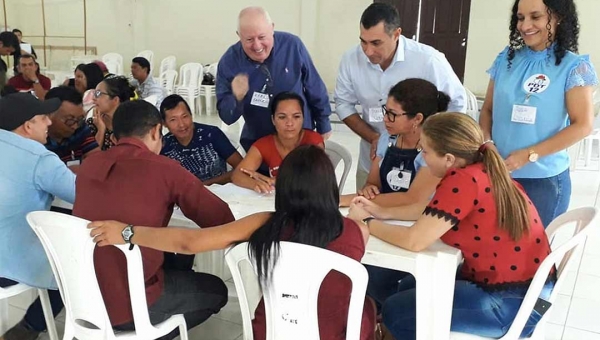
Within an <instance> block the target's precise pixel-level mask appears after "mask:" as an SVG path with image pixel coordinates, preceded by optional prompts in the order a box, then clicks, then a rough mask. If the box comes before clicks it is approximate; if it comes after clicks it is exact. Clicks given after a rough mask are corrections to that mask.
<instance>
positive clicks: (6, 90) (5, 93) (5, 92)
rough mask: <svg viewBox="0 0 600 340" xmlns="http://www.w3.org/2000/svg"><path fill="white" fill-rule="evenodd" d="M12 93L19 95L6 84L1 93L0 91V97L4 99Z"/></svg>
mask: <svg viewBox="0 0 600 340" xmlns="http://www.w3.org/2000/svg"><path fill="white" fill-rule="evenodd" d="M13 93H19V91H18V90H17V89H16V88H15V87H14V86H12V85H8V84H6V85H4V88H3V89H2V91H0V97H6V96H8V95H9V94H13Z"/></svg>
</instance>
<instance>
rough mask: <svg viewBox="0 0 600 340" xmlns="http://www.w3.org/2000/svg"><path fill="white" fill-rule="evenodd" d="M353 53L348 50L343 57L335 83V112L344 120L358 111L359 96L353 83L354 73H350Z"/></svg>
mask: <svg viewBox="0 0 600 340" xmlns="http://www.w3.org/2000/svg"><path fill="white" fill-rule="evenodd" d="M351 57H352V53H350V52H348V53H346V54H344V56H343V57H342V61H341V62H340V67H339V70H338V76H337V80H336V83H335V93H334V100H335V112H336V113H337V115H338V116H339V117H340V119H341V120H344V119H346V118H348V117H350V116H351V115H352V114H354V113H357V110H356V105H358V98H357V97H356V92H355V89H354V84H353V83H352V78H351V77H352V75H351V74H350V63H351V60H350V59H351Z"/></svg>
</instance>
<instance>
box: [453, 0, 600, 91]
mask: <svg viewBox="0 0 600 340" xmlns="http://www.w3.org/2000/svg"><path fill="white" fill-rule="evenodd" d="M513 2H514V0H494V1H490V0H471V15H470V20H469V42H468V47H467V60H466V71H465V86H466V87H468V88H469V89H470V90H471V91H473V92H474V93H475V94H477V95H484V94H485V91H486V89H487V84H488V82H489V76H488V75H487V73H485V71H486V70H487V69H488V68H489V67H490V66H491V64H492V62H493V61H494V59H495V58H496V56H497V55H498V53H500V51H502V49H503V48H504V47H506V45H507V44H508V34H509V30H508V24H509V21H510V13H511V8H512V4H513ZM575 3H576V5H577V11H578V13H579V24H580V26H581V30H580V36H579V53H580V54H589V55H590V57H591V59H592V62H593V63H594V64H595V66H596V67H597V68H599V69H600V44H598V37H597V35H598V33H599V32H600V21H599V20H598V14H600V1H599V0H575Z"/></svg>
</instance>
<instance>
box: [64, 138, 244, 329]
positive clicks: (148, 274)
mask: <svg viewBox="0 0 600 340" xmlns="http://www.w3.org/2000/svg"><path fill="white" fill-rule="evenodd" d="M75 197H76V199H75V204H74V207H73V215H75V216H79V217H82V218H85V219H88V220H92V221H94V220H117V221H121V222H124V223H131V224H133V225H142V226H150V227H157V228H161V227H166V226H167V224H168V223H169V220H170V218H171V214H172V212H173V206H174V205H175V204H177V205H178V206H179V207H180V208H181V211H182V212H183V213H184V214H185V216H186V217H188V218H190V219H191V220H193V221H194V222H195V223H196V224H198V225H199V226H201V227H211V226H215V225H220V224H224V223H228V222H231V221H233V220H234V218H233V215H232V214H231V211H230V210H229V207H228V205H227V204H226V203H225V202H223V201H222V200H221V199H219V198H218V197H217V196H215V195H214V194H213V193H211V192H210V191H208V189H206V188H205V187H204V185H203V184H202V182H201V181H200V180H199V179H198V178H196V177H195V176H194V175H192V174H191V173H190V172H188V171H187V170H186V169H184V168H183V167H182V166H181V165H179V163H177V162H176V161H174V160H172V159H169V158H167V157H163V156H159V155H156V154H154V153H153V152H151V151H150V150H148V148H147V147H146V145H145V144H143V143H142V141H141V140H139V139H136V138H122V139H121V140H120V141H119V143H118V144H117V146H115V147H112V148H111V149H110V150H108V151H104V152H97V153H95V154H92V155H90V156H89V157H88V158H86V160H85V162H83V163H82V164H81V167H80V168H79V172H78V173H77V180H76V196H75ZM134 237H135V236H134ZM140 249H141V251H142V262H143V266H144V278H145V280H146V283H145V285H146V297H147V300H148V305H152V304H153V303H154V302H155V301H156V300H157V299H158V297H159V296H160V294H161V292H162V289H163V283H164V281H163V270H162V264H163V252H162V251H158V250H154V249H149V248H144V247H141V248H140ZM94 265H95V268H96V276H97V277H98V284H99V285H100V291H101V292H102V296H103V298H104V303H105V305H106V309H107V311H108V316H109V318H110V321H111V323H112V324H113V325H121V324H125V323H128V322H132V321H133V315H132V312H131V302H130V300H129V285H128V283H127V262H126V260H125V256H124V255H123V253H122V252H121V251H120V250H118V249H117V248H115V247H102V248H96V250H95V252H94Z"/></svg>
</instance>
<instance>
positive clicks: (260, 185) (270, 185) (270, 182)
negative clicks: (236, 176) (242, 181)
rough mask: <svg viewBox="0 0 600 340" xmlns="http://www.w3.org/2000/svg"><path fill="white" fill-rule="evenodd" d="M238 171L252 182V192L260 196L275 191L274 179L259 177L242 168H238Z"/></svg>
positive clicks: (255, 173)
mask: <svg viewBox="0 0 600 340" xmlns="http://www.w3.org/2000/svg"><path fill="white" fill-rule="evenodd" d="M240 170H241V171H242V172H243V173H245V174H246V175H248V176H249V177H250V178H252V179H253V180H254V182H255V184H254V191H256V192H258V193H260V194H270V193H272V192H273V191H274V190H275V179H274V178H271V177H267V176H265V175H261V174H260V173H258V172H256V171H250V170H246V169H243V168H240Z"/></svg>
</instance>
